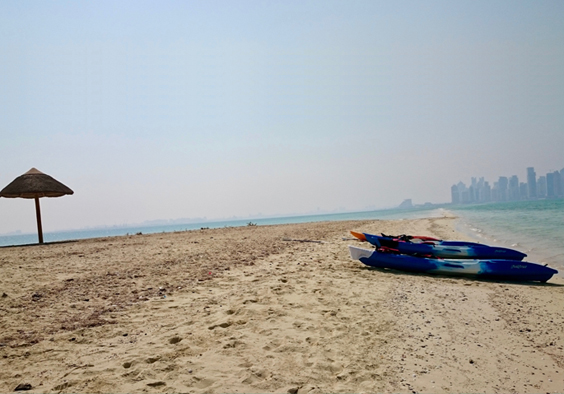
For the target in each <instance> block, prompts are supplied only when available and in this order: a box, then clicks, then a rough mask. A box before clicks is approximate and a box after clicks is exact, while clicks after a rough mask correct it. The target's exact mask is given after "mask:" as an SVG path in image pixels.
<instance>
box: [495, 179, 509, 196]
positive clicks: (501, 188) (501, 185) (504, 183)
mask: <svg viewBox="0 0 564 394" xmlns="http://www.w3.org/2000/svg"><path fill="white" fill-rule="evenodd" d="M497 184H498V201H507V189H508V186H509V180H508V179H507V177H506V176H500V177H499V180H498V181H497Z"/></svg>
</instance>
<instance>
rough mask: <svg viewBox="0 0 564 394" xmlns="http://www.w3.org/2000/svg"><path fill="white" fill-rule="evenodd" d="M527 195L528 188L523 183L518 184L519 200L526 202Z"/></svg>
mask: <svg viewBox="0 0 564 394" xmlns="http://www.w3.org/2000/svg"><path fill="white" fill-rule="evenodd" d="M528 193H529V187H528V185H527V184H526V183H525V182H521V183H519V195H520V196H521V200H526V199H527V196H528Z"/></svg>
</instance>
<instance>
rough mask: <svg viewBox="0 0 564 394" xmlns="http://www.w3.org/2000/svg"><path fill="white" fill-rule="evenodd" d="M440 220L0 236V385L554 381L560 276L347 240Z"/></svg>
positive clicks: (535, 385)
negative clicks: (394, 254)
mask: <svg viewBox="0 0 564 394" xmlns="http://www.w3.org/2000/svg"><path fill="white" fill-rule="evenodd" d="M455 221H456V219H455V218H453V217H443V218H430V219H418V220H402V221H373V220H372V221H354V222H353V221H350V222H325V223H307V224H291V225H278V226H249V227H241V228H223V229H203V230H196V231H187V232H178V233H167V234H152V235H142V234H141V235H132V236H124V237H112V238H103V239H92V240H82V241H76V242H67V243H58V244H46V245H42V246H26V247H9V248H0V356H1V357H0V392H11V391H14V390H15V389H16V387H17V386H18V385H20V388H26V389H30V390H29V391H30V392H74V393H86V392H87V393H94V392H102V393H107V392H116V393H125V392H130V393H132V392H187V393H226V392H229V393H270V392H274V393H328V392H335V393H350V392H385V393H389V392H400V393H411V392H421V393H473V392H487V393H540V392H542V393H545V392H563V391H564V351H563V343H564V281H562V279H561V278H558V277H554V278H553V279H551V280H550V281H549V282H548V283H547V284H530V283H529V284H515V283H504V282H493V281H478V280H471V279H464V278H449V277H442V276H431V275H420V274H407V273H400V272H397V271H390V270H374V269H368V268H366V267H364V266H363V265H362V264H361V263H360V262H358V261H353V260H351V259H350V257H349V255H348V249H347V245H349V244H355V245H357V246H361V245H362V244H361V243H360V242H359V241H355V240H353V239H352V237H351V236H350V234H349V230H355V231H364V232H371V233H380V232H384V233H388V234H401V233H408V234H424V235H434V236H438V237H441V238H446V239H455V238H457V239H465V237H464V236H463V235H462V234H457V233H456V232H455V230H454V229H455V225H454V223H455ZM306 241H307V242H306ZM309 241H315V242H309ZM25 385H28V386H25Z"/></svg>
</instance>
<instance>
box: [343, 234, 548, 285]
mask: <svg viewBox="0 0 564 394" xmlns="http://www.w3.org/2000/svg"><path fill="white" fill-rule="evenodd" d="M351 233H352V234H353V235H354V236H355V237H357V238H359V239H362V240H366V241H368V242H370V243H372V244H373V245H374V246H376V250H374V249H363V248H358V247H356V246H349V251H350V254H351V258H353V259H354V260H359V261H360V262H361V263H363V264H365V265H367V266H370V267H376V268H390V269H396V270H401V271H408V272H421V273H430V274H441V275H462V276H473V277H478V278H485V279H498V280H509V281H536V282H546V281H547V280H549V279H550V278H551V277H552V276H553V275H554V274H557V273H558V271H557V270H555V269H552V268H550V267H547V266H545V265H541V264H536V263H529V262H525V261H521V260H522V259H523V258H524V257H525V256H526V255H525V254H524V253H521V252H519V251H516V250H513V249H506V248H499V247H495V246H487V245H482V244H477V243H472V242H462V241H441V240H431V241H430V240H421V239H419V238H411V239H407V238H403V239H402V237H390V236H376V235H371V234H366V233H354V232H351ZM411 241H415V242H411ZM421 241H422V242H421ZM449 249H451V250H449ZM498 256H503V257H498ZM452 257H455V258H452Z"/></svg>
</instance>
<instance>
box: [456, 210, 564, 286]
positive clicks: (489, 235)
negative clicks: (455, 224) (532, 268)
mask: <svg viewBox="0 0 564 394" xmlns="http://www.w3.org/2000/svg"><path fill="white" fill-rule="evenodd" d="M448 210H449V211H452V212H453V213H455V214H456V215H457V216H459V217H460V218H461V221H460V224H459V226H460V227H459V230H461V231H463V232H465V233H466V234H470V235H472V236H473V237H474V238H476V239H478V240H479V241H480V242H483V243H486V244H494V245H498V246H506V247H511V248H513V249H517V250H520V251H522V252H524V253H527V255H528V256H527V257H526V258H525V260H526V261H531V262H536V263H548V265H550V266H551V267H553V268H556V269H558V270H559V275H560V276H564V200H561V199H560V200H537V201H515V202H505V203H492V204H482V205H468V206H456V207H449V208H448Z"/></svg>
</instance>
